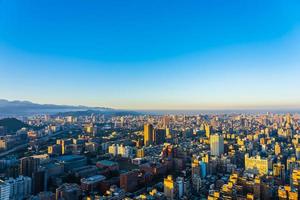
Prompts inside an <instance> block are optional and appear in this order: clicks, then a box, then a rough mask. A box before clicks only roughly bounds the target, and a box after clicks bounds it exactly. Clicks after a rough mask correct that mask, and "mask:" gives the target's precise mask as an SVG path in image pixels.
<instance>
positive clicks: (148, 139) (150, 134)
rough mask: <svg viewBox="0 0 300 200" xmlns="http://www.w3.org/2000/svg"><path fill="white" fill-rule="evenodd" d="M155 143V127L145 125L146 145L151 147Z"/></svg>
mask: <svg viewBox="0 0 300 200" xmlns="http://www.w3.org/2000/svg"><path fill="white" fill-rule="evenodd" d="M152 143H153V125H152V124H145V125H144V145H145V146H149V145H151V144H152Z"/></svg>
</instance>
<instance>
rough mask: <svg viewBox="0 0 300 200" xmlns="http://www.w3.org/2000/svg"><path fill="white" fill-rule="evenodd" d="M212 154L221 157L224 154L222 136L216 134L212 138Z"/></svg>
mask: <svg viewBox="0 0 300 200" xmlns="http://www.w3.org/2000/svg"><path fill="white" fill-rule="evenodd" d="M210 153H211V155H213V156H220V155H221V154H223V153H224V138H223V136H222V135H219V134H214V135H211V136H210Z"/></svg>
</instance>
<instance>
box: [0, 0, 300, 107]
mask: <svg viewBox="0 0 300 200" xmlns="http://www.w3.org/2000/svg"><path fill="white" fill-rule="evenodd" d="M299 10H300V1H299V0H288V1H287V0H282V1H278V0H206V1H203V0H193V1H190V0H187V1H182V0H181V1H178V0H172V1H163V0H127V1H125V0H89V1H87V0H26V1H24V0H0V98H2V99H9V100H15V99H18V100H30V101H33V102H38V103H55V104H73V105H78V104H81V105H91V106H108V107H113V108H124V109H204V108H207V109H212V108H214V109H216V108H217V109H218V108H220V109H221V108H222V109H224V108H252V107H298V108H299V107H300V12H299Z"/></svg>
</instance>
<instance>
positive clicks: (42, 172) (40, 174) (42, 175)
mask: <svg viewBox="0 0 300 200" xmlns="http://www.w3.org/2000/svg"><path fill="white" fill-rule="evenodd" d="M32 183H33V193H34V194H38V193H39V192H43V191H46V190H47V171H46V169H45V168H42V167H40V168H39V169H38V171H36V172H33V174H32Z"/></svg>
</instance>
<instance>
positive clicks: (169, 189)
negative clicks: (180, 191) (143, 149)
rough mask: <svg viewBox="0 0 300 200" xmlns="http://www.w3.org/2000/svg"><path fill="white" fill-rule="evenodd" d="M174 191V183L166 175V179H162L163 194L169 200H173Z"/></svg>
mask: <svg viewBox="0 0 300 200" xmlns="http://www.w3.org/2000/svg"><path fill="white" fill-rule="evenodd" d="M174 190H175V183H174V180H173V177H172V176H171V175H168V177H167V178H165V179H164V194H165V196H166V197H167V199H169V200H173V199H174V195H175V194H174V192H175V191H174Z"/></svg>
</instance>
